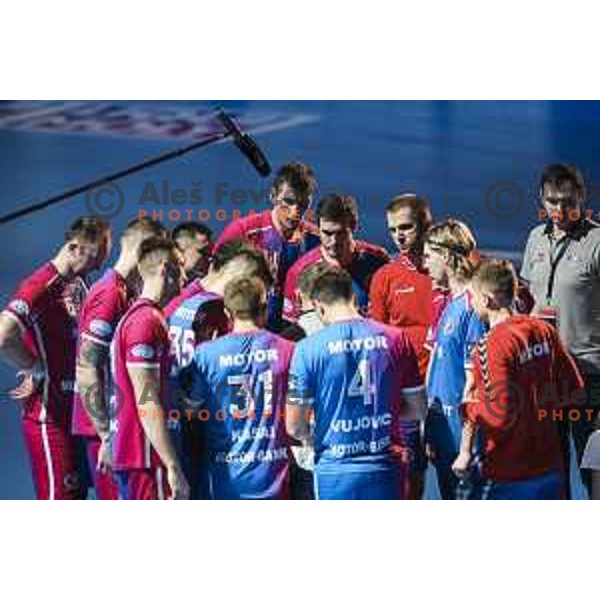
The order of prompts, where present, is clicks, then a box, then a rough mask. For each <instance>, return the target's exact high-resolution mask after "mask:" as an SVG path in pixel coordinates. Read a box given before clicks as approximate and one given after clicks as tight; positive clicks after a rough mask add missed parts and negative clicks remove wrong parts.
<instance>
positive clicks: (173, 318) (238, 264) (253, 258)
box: [165, 240, 272, 499]
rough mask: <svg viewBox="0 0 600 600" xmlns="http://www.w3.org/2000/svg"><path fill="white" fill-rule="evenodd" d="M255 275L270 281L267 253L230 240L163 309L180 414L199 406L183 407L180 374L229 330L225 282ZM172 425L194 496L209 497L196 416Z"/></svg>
mask: <svg viewBox="0 0 600 600" xmlns="http://www.w3.org/2000/svg"><path fill="white" fill-rule="evenodd" d="M251 276H256V277H259V278H260V279H262V280H263V282H264V283H265V285H266V286H267V287H269V286H270V285H271V282H272V277H271V271H270V268H269V265H268V263H267V260H266V258H265V256H264V254H263V253H262V252H261V251H259V250H257V249H256V248H254V247H252V246H250V245H248V244H247V243H245V242H243V241H241V240H238V241H232V242H228V243H227V244H224V245H223V246H221V248H220V249H219V251H218V252H217V253H216V254H215V256H214V257H213V260H212V262H211V265H210V268H209V271H208V274H207V275H206V277H204V278H203V279H202V280H200V279H195V280H194V281H193V282H192V283H191V284H190V285H189V286H188V287H187V288H185V289H184V290H183V292H182V294H180V295H179V296H178V297H176V298H175V299H174V300H173V301H172V302H170V303H169V305H168V306H167V308H166V310H165V316H166V318H167V323H168V325H169V338H170V340H171V354H172V362H171V392H170V395H169V397H170V401H171V405H172V406H173V408H176V409H178V410H180V411H182V412H181V414H182V415H183V414H184V412H183V411H185V410H186V409H194V408H196V407H195V406H194V404H193V403H192V404H191V405H187V403H186V404H185V405H182V403H181V401H180V399H181V398H182V396H184V395H185V394H181V393H180V390H179V387H180V385H183V386H184V387H185V388H189V382H188V385H186V383H185V381H182V379H181V378H180V372H181V370H182V369H184V368H185V367H187V366H188V365H189V364H190V363H191V361H192V358H193V356H194V349H195V347H196V346H197V345H198V344H201V343H203V342H206V341H208V340H213V339H215V338H217V337H220V336H223V335H225V334H226V333H228V332H229V331H230V329H231V323H230V321H229V318H228V316H227V315H226V313H225V307H224V304H223V292H224V289H225V286H226V285H227V284H228V283H229V282H231V281H235V280H238V279H239V278H241V277H251ZM192 286H193V292H191V291H190V290H191V289H192ZM169 426H170V428H171V431H172V433H173V434H174V436H175V439H176V446H177V450H178V453H179V454H180V457H181V460H182V464H183V465H184V469H185V471H186V475H187V476H188V481H189V482H190V485H191V490H192V492H191V493H192V498H193V499H198V498H205V497H206V493H207V488H206V486H205V484H206V483H207V480H206V469H205V468H204V466H205V465H204V455H205V452H204V448H203V441H202V438H201V434H200V431H199V428H198V423H197V420H194V419H189V420H188V419H187V418H186V419H183V418H182V419H180V420H179V421H172V422H170V423H169Z"/></svg>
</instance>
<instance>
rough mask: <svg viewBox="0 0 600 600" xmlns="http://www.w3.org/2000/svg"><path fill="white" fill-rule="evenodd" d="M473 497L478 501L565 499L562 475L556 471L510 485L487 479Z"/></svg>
mask: <svg viewBox="0 0 600 600" xmlns="http://www.w3.org/2000/svg"><path fill="white" fill-rule="evenodd" d="M475 497H476V498H477V499H479V500H564V499H565V498H566V496H565V485H564V479H563V474H562V473H561V472H558V471H557V472H553V473H549V474H548V475H543V476H542V477H535V478H532V479H524V480H523V481H516V482H511V483H499V482H495V481H491V480H489V479H488V480H485V481H482V482H481V484H480V487H479V494H477V495H476V496H475Z"/></svg>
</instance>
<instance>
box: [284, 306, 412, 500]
mask: <svg viewBox="0 0 600 600" xmlns="http://www.w3.org/2000/svg"><path fill="white" fill-rule="evenodd" d="M291 377H292V378H293V384H294V389H295V390H296V391H295V394H296V395H299V396H300V397H302V398H307V399H308V398H310V399H312V402H311V406H312V409H313V411H314V446H315V462H316V465H315V473H316V474H317V481H318V482H320V483H319V495H320V497H329V493H328V492H327V493H326V492H325V491H324V489H323V481H324V479H323V478H324V476H326V477H325V479H326V480H327V481H328V482H331V478H332V477H335V478H336V482H335V486H343V487H344V488H345V491H343V492H341V496H336V497H400V494H401V491H400V488H399V486H400V454H399V451H400V447H401V445H402V443H401V440H400V439H399V421H400V413H401V410H402V390H403V389H408V388H414V387H416V386H418V385H419V376H418V369H417V362H416V356H415V354H414V350H413V348H412V346H411V345H410V342H409V341H408V339H407V338H406V336H405V335H404V334H403V333H402V332H401V331H400V330H398V329H393V328H391V327H389V326H386V325H383V324H381V323H377V322H375V321H372V320H370V319H361V318H357V319H352V320H348V321H343V322H339V323H335V324H332V325H329V326H327V327H325V328H324V329H323V330H322V331H320V332H319V333H317V334H315V335H313V336H311V337H310V338H307V339H306V340H303V341H301V342H299V343H298V345H297V348H296V352H295V354H294V360H293V364H292V372H291ZM375 473H377V476H375V477H374V479H373V480H368V479H367V480H368V481H369V486H370V487H372V488H373V489H372V490H371V491H370V492H369V491H366V490H365V489H361V490H357V486H364V482H365V477H367V478H368V477H369V475H370V474H375ZM353 475H355V476H357V479H355V480H353V479H352V476H353ZM344 477H347V479H346V480H345V481H344V480H343V478H344ZM378 482H380V483H381V485H382V486H383V487H384V488H385V489H384V490H383V491H382V493H381V495H378V490H377V489H376V488H377V486H379V485H380V483H378ZM335 486H334V487H335ZM392 488H394V489H393V490H392ZM365 493H366V494H367V495H366V496H365ZM369 493H372V494H373V496H369V495H368V494H369Z"/></svg>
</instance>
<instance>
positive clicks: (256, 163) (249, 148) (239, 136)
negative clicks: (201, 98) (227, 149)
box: [217, 108, 271, 177]
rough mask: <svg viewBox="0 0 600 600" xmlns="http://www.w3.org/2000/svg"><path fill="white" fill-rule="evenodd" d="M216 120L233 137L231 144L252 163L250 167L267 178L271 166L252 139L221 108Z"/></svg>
mask: <svg viewBox="0 0 600 600" xmlns="http://www.w3.org/2000/svg"><path fill="white" fill-rule="evenodd" d="M217 119H219V121H221V123H223V126H224V127H225V129H226V130H227V133H228V134H229V135H231V136H232V137H233V143H234V144H235V145H236V146H237V147H238V148H239V149H240V151H241V152H242V154H243V155H244V156H245V157H246V158H247V159H248V160H249V161H250V162H251V163H252V166H253V167H254V168H255V169H256V170H257V171H258V172H259V173H260V174H261V175H262V176H263V177H268V176H269V175H270V174H271V165H270V164H269V161H268V160H267V158H266V156H265V155H264V154H263V151H262V150H261V149H260V148H259V146H258V144H257V143H256V142H255V141H254V139H253V138H252V137H250V136H249V135H248V134H247V133H244V132H243V131H242V130H241V129H240V128H239V126H238V124H237V123H236V122H235V121H234V120H233V119H232V118H231V117H230V116H229V115H228V114H227V113H226V112H225V111H224V110H223V109H222V108H221V109H220V110H219V111H218V113H217Z"/></svg>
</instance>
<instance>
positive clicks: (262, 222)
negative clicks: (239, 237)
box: [235, 210, 273, 236]
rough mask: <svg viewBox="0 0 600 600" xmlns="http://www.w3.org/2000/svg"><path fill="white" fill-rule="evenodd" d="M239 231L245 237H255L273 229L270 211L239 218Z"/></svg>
mask: <svg viewBox="0 0 600 600" xmlns="http://www.w3.org/2000/svg"><path fill="white" fill-rule="evenodd" d="M235 222H237V223H238V228H239V231H240V232H241V233H242V234H243V235H246V236H252V235H256V234H257V233H260V232H262V231H264V230H265V229H270V228H272V227H273V220H272V219H271V211H270V210H262V211H260V212H255V213H251V214H249V215H246V216H245V217H241V218H240V219H238V220H237V221H235Z"/></svg>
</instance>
